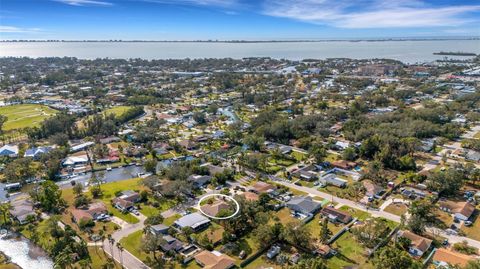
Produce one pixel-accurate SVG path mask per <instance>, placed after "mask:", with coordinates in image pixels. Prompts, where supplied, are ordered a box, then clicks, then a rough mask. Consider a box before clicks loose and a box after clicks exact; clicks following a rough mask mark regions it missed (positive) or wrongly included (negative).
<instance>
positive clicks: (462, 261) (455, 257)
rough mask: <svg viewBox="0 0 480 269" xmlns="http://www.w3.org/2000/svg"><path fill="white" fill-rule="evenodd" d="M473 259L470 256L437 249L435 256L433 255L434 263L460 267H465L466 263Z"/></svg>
mask: <svg viewBox="0 0 480 269" xmlns="http://www.w3.org/2000/svg"><path fill="white" fill-rule="evenodd" d="M473 259H474V258H473V257H472V256H468V255H465V254H462V253H458V252H455V251H451V250H448V249H445V248H439V249H437V250H436V251H435V254H434V255H433V262H434V263H446V264H451V265H459V266H461V267H464V266H466V265H467V263H468V262H469V261H471V260H473Z"/></svg>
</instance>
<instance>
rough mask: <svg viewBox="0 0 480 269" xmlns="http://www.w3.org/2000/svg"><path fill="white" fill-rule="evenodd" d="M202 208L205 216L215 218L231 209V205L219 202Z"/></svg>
mask: <svg viewBox="0 0 480 269" xmlns="http://www.w3.org/2000/svg"><path fill="white" fill-rule="evenodd" d="M200 208H201V209H202V211H203V212H204V213H205V214H207V215H209V216H213V217H215V216H216V215H218V213H219V212H220V211H222V210H225V209H230V205H229V204H228V203H226V202H225V201H221V200H217V201H215V202H214V203H212V204H205V205H203V206H201V207H200Z"/></svg>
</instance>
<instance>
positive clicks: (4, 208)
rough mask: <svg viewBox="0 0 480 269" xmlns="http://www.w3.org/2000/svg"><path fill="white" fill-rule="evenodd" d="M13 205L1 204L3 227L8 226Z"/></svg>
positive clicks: (0, 211)
mask: <svg viewBox="0 0 480 269" xmlns="http://www.w3.org/2000/svg"><path fill="white" fill-rule="evenodd" d="M10 209H12V205H10V203H9V202H6V203H2V204H0V213H1V214H2V215H3V224H2V226H3V225H5V224H7V215H8V214H9V213H10Z"/></svg>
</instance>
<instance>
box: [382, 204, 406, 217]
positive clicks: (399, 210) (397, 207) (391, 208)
mask: <svg viewBox="0 0 480 269" xmlns="http://www.w3.org/2000/svg"><path fill="white" fill-rule="evenodd" d="M407 210H408V207H407V206H406V205H405V204H403V203H396V204H393V203H392V204H389V205H388V206H387V207H386V208H385V211H386V212H389V213H392V214H395V215H397V216H401V215H403V214H405V213H406V212H407Z"/></svg>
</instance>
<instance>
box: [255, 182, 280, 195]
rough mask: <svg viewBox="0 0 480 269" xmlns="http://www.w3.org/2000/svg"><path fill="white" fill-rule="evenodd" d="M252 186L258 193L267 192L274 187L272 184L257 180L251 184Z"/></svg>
mask: <svg viewBox="0 0 480 269" xmlns="http://www.w3.org/2000/svg"><path fill="white" fill-rule="evenodd" d="M252 188H253V190H255V191H256V192H258V193H263V192H268V191H270V190H273V189H274V188H275V187H274V186H273V185H272V184H269V183H266V182H263V181H258V182H256V183H255V184H254V185H253V186H252Z"/></svg>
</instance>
